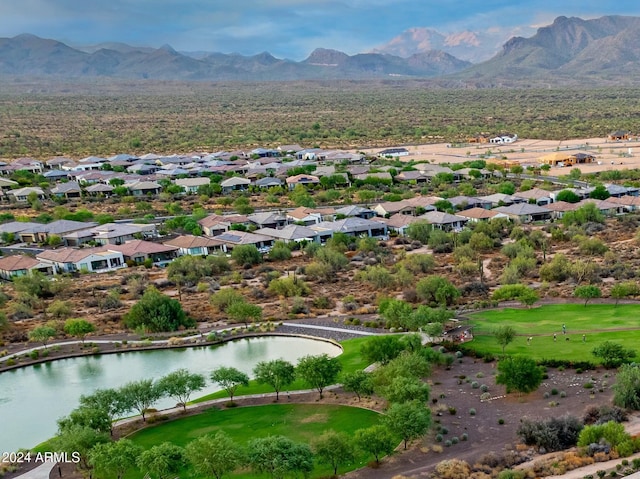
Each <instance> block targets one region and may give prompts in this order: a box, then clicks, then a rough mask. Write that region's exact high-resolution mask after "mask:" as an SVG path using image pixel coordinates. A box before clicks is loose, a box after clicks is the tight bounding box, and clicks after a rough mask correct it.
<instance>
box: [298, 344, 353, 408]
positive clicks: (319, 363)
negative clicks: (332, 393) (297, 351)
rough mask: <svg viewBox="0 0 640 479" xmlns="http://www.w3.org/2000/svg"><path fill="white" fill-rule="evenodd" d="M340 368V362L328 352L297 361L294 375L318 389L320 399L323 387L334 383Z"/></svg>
mask: <svg viewBox="0 0 640 479" xmlns="http://www.w3.org/2000/svg"><path fill="white" fill-rule="evenodd" d="M341 370H342V364H341V363H340V361H339V360H338V359H337V358H331V357H329V355H328V354H320V355H316V356H311V355H309V356H304V357H302V358H300V360H299V361H298V365H297V367H296V375H297V376H298V377H300V378H301V379H302V380H303V381H304V382H306V383H307V384H309V385H310V386H311V387H312V388H313V389H315V390H316V391H318V393H319V394H320V399H322V392H323V391H324V388H326V387H327V386H329V385H331V384H335V383H336V381H337V379H338V374H340V371H341Z"/></svg>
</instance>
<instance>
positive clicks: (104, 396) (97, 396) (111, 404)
mask: <svg viewBox="0 0 640 479" xmlns="http://www.w3.org/2000/svg"><path fill="white" fill-rule="evenodd" d="M80 406H81V407H87V408H89V409H98V410H100V411H104V412H105V413H106V415H107V417H108V418H109V423H110V424H109V426H110V427H109V432H110V433H113V429H112V427H111V425H112V424H113V421H114V420H115V419H116V418H118V417H119V416H120V415H121V414H122V413H124V412H126V408H125V405H124V404H123V399H122V395H121V394H120V391H118V390H116V389H112V388H107V389H96V390H95V391H94V392H93V393H91V394H89V395H84V394H83V395H82V396H80Z"/></svg>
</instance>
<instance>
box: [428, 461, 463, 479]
mask: <svg viewBox="0 0 640 479" xmlns="http://www.w3.org/2000/svg"><path fill="white" fill-rule="evenodd" d="M436 473H437V474H438V477H439V478H440V479H467V478H468V477H469V474H471V466H469V464H468V463H467V462H466V461H462V460H460V459H450V460H447V461H441V462H439V463H438V464H437V465H436Z"/></svg>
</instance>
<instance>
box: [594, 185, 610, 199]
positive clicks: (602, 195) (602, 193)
mask: <svg viewBox="0 0 640 479" xmlns="http://www.w3.org/2000/svg"><path fill="white" fill-rule="evenodd" d="M610 196H611V194H610V193H609V191H608V190H607V188H605V186H604V185H597V186H596V187H595V188H594V189H593V191H592V192H591V193H589V198H593V199H595V200H606V199H607V198H609V197H610Z"/></svg>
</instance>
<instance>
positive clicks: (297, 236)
mask: <svg viewBox="0 0 640 479" xmlns="http://www.w3.org/2000/svg"><path fill="white" fill-rule="evenodd" d="M254 233H255V234H259V235H264V236H269V237H271V238H273V239H274V240H275V241H279V240H280V241H284V242H286V243H289V242H295V243H299V242H302V241H308V242H311V241H314V242H318V241H319V239H318V233H317V232H316V231H314V230H313V229H311V228H308V227H306V226H300V225H287V226H285V227H284V228H281V229H275V228H260V229H258V230H256V231H254Z"/></svg>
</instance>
